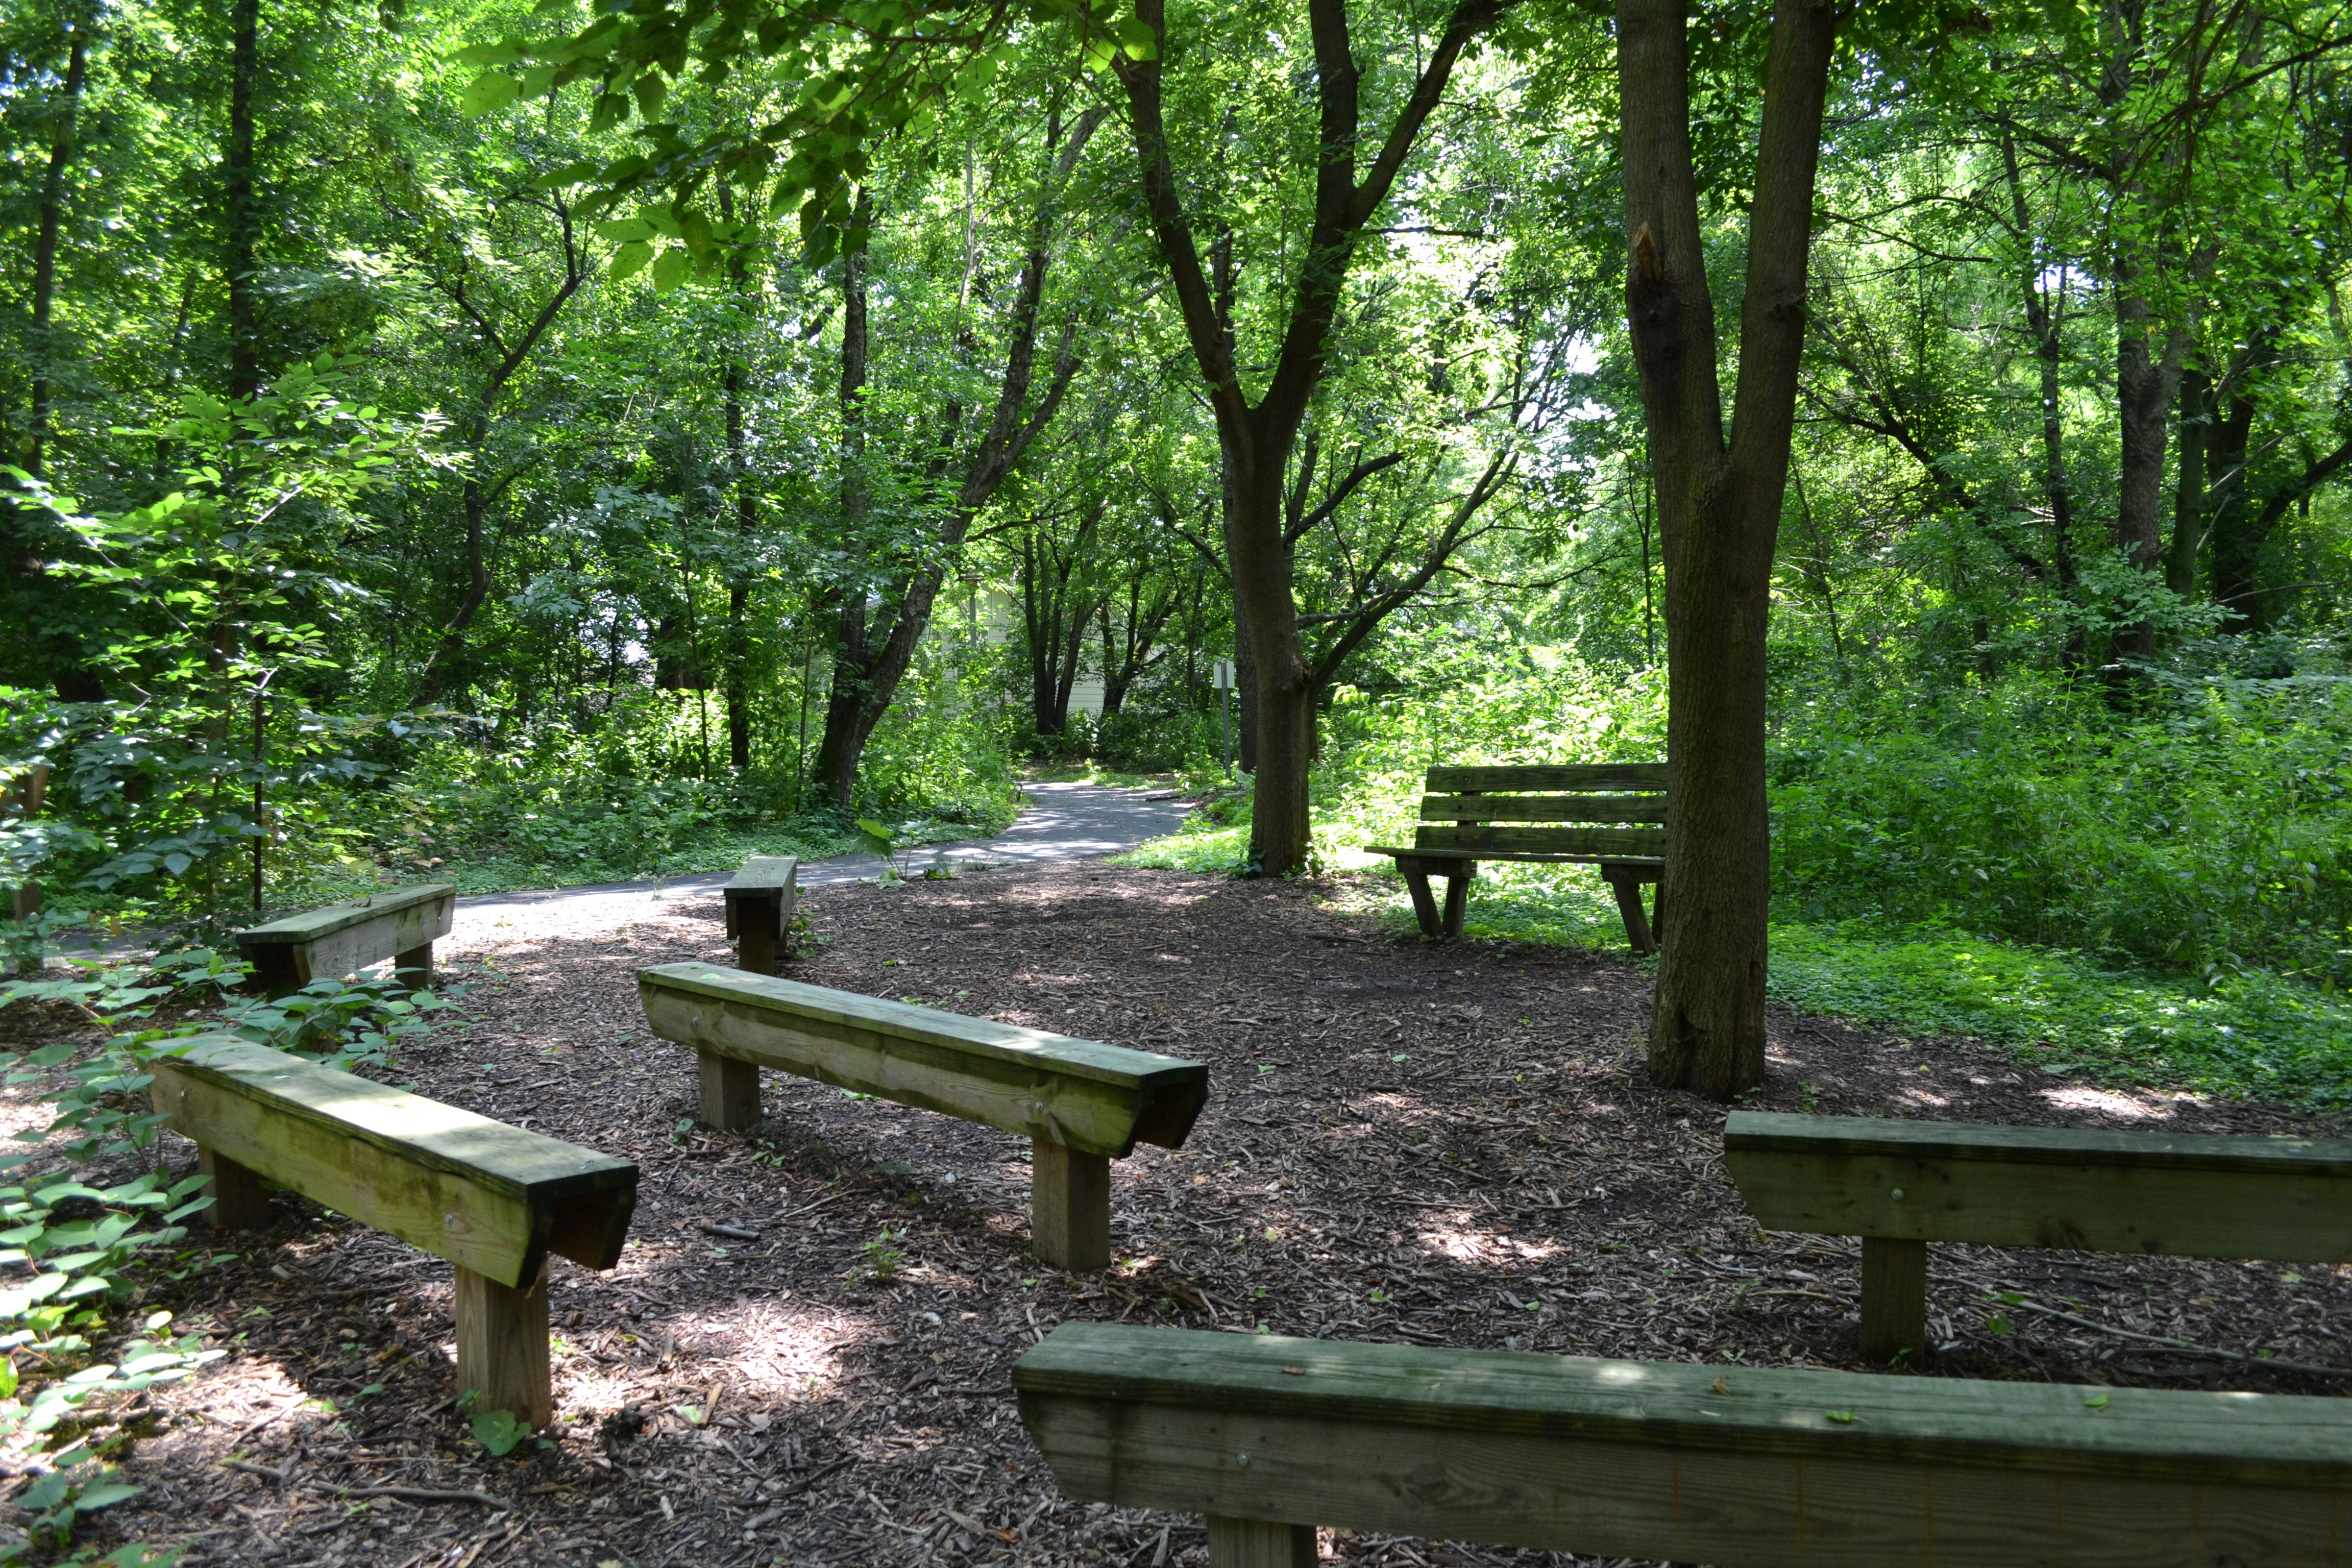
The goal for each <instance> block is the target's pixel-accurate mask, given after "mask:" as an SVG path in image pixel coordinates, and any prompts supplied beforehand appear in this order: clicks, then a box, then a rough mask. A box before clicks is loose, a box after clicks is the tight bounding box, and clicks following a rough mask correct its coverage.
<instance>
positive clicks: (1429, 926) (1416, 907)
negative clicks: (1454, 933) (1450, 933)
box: [1397, 860, 1453, 937]
mask: <svg viewBox="0 0 2352 1568" xmlns="http://www.w3.org/2000/svg"><path fill="white" fill-rule="evenodd" d="M1397 869H1398V870H1400V871H1402V872H1403V873H1404V885H1405V890H1406V891H1408V892H1410V893H1411V894H1412V917H1413V919H1415V920H1417V921H1420V922H1421V934H1422V935H1423V936H1431V937H1433V936H1442V935H1444V931H1445V928H1444V925H1443V924H1441V923H1440V921H1439V917H1438V913H1437V900H1435V899H1433V898H1432V897H1430V895H1429V872H1428V871H1427V870H1425V869H1424V868H1423V867H1422V866H1421V864H1420V863H1419V862H1418V861H1411V860H1400V861H1398V862H1397ZM1446 901H1447V902H1449V903H1450V902H1452V901H1453V889H1450V888H1449V889H1447V890H1446Z"/></svg>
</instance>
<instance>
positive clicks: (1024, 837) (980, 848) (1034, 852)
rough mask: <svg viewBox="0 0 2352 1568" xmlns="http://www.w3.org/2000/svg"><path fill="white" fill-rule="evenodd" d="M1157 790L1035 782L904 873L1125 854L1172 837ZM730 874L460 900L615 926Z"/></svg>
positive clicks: (817, 878) (864, 863) (865, 859)
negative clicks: (587, 914) (606, 918)
mask: <svg viewBox="0 0 2352 1568" xmlns="http://www.w3.org/2000/svg"><path fill="white" fill-rule="evenodd" d="M1165 794H1167V792H1165V791H1160V790H1152V791H1144V790H1132V789H1113V788H1111V787H1110V786H1109V785H1108V784H1024V785H1022V786H1021V796H1022V801H1021V815H1020V816H1018V817H1017V818H1015V819H1014V821H1013V826H1010V827H1008V828H1006V829H1005V830H1004V831H1003V832H1002V833H1000V834H998V835H997V836H996V837H993V838H973V839H968V840H965V841H963V842H961V843H955V844H927V845H925V846H923V847H921V848H919V849H917V850H916V851H915V852H914V856H913V859H912V864H911V865H910V867H909V869H910V870H911V871H912V872H913V873H914V874H915V875H916V876H920V875H922V872H923V868H924V867H926V866H929V865H932V864H934V863H937V862H945V863H947V864H949V865H968V866H971V867H974V868H978V867H982V866H1018V865H1037V864H1043V863H1045V862H1047V861H1053V860H1098V859H1101V858H1104V857H1105V856H1108V855H1119V854H1124V853H1125V852H1126V851H1128V850H1129V849H1132V848H1134V847H1136V846H1137V845H1139V844H1141V843H1142V842H1143V841H1144V840H1145V839H1147V838H1157V837H1160V836H1161V835H1163V834H1167V833H1172V832H1174V831H1175V830H1176V825H1177V824H1178V823H1180V822H1181V821H1183V819H1184V812H1185V809H1186V808H1185V806H1184V805H1183V804H1182V803H1181V802H1180V801H1177V800H1175V799H1174V798H1172V797H1171V798H1168V799H1161V800H1155V799H1151V798H1150V796H1151V795H1165ZM881 874H882V858H881V857H880V856H878V855H842V856H836V857H835V858H833V859H831V860H803V862H801V877H800V885H801V886H802V887H803V888H822V887H826V886H829V885H831V884H834V883H838V882H858V881H865V880H866V879H870V878H874V877H878V876H880V875H881ZM731 875H733V873H731V872H728V871H714V872H710V873H709V874H707V875H703V876H697V877H671V878H665V879H661V880H658V881H651V882H607V883H603V884H601V885H598V886H594V887H586V888H549V889H540V890H537V891H532V892H523V893H474V894H469V895H467V896H466V897H464V898H460V899H459V900H457V907H458V909H459V910H499V909H513V908H517V907H520V906H533V907H537V906H543V905H549V904H557V905H565V906H577V907H579V908H581V909H582V910H585V909H586V907H588V906H590V905H593V904H598V903H605V902H609V903H610V904H611V905H612V910H611V914H612V916H613V918H614V920H615V921H620V920H625V919H626V918H627V916H628V914H629V912H630V911H631V910H632V909H633V908H634V909H637V910H642V909H643V908H644V907H645V906H646V904H647V903H649V902H650V903H656V904H658V903H660V902H661V901H663V900H667V899H672V898H676V897H677V896H678V895H679V894H681V893H697V894H701V893H709V892H710V891H711V890H713V889H718V888H721V887H724V886H726V884H727V879H728V878H729V877H730V876H731Z"/></svg>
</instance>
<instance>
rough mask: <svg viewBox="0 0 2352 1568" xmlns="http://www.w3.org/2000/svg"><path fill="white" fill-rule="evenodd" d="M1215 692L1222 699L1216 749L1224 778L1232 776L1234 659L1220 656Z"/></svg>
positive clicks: (1228, 779)
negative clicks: (1220, 759)
mask: <svg viewBox="0 0 2352 1568" xmlns="http://www.w3.org/2000/svg"><path fill="white" fill-rule="evenodd" d="M1214 679H1215V680H1216V683H1217V692H1218V694H1219V696H1220V697H1221V698H1222V699H1223V701H1222V705H1221V706H1220V707H1219V709H1218V710H1217V715H1218V716H1217V737H1218V739H1217V751H1218V753H1219V755H1220V756H1221V757H1222V758H1223V761H1224V764H1225V779H1226V782H1227V783H1231V782H1232V780H1233V776H1234V661H1233V660H1232V659H1229V658H1221V659H1219V660H1217V663H1216V673H1215V677H1214Z"/></svg>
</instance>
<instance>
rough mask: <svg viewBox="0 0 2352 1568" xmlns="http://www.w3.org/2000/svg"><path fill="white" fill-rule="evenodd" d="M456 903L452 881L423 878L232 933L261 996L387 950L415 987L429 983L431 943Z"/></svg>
mask: <svg viewBox="0 0 2352 1568" xmlns="http://www.w3.org/2000/svg"><path fill="white" fill-rule="evenodd" d="M456 914H457V889H456V888H454V887H452V886H451V885H450V884H448V883H447V882H426V883H425V884H423V885H421V886H419V887H415V888H394V889H392V890H391V891H389V892H383V893H371V894H369V895H368V896H367V897H366V898H364V899H352V900H348V901H346V902H343V903H340V904H329V905H328V906H326V908H324V909H318V910H304V911H303V912H302V913H300V914H299V915H288V916H287V917H286V918H285V919H284V920H278V921H270V922H269V923H268V925H259V926H251V927H248V928H247V929H246V930H244V931H238V932H237V933H236V947H237V951H238V952H240V953H242V954H243V955H244V956H245V961H246V962H247V963H250V964H252V965H253V979H252V981H251V982H250V984H251V986H252V988H253V989H254V990H257V991H258V992H260V993H261V994H264V995H266V996H283V995H285V994H288V993H289V992H293V991H299V990H300V989H302V987H303V986H305V985H308V984H310V982H311V981H313V980H315V979H317V978H319V977H320V976H321V975H334V976H339V975H344V974H350V973H354V972H355V971H358V970H362V969H365V968H367V967H368V966H369V965H370V964H374V963H383V961H384V960H385V959H387V958H388V959H390V960H392V968H393V973H394V974H396V975H398V976H399V977H400V978H401V979H403V980H404V981H406V982H407V983H408V984H409V986H410V988H411V989H413V990H419V991H421V990H423V989H424V988H425V986H427V985H429V984H432V983H433V943H434V942H436V940H438V939H439V938H441V937H445V936H447V935H448V934H449V922H450V921H451V920H452V918H454V917H455V915H456Z"/></svg>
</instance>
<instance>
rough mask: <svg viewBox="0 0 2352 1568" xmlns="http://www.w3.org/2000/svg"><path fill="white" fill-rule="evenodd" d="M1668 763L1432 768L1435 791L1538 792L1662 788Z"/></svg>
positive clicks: (1526, 793) (1500, 765)
mask: <svg viewBox="0 0 2352 1568" xmlns="http://www.w3.org/2000/svg"><path fill="white" fill-rule="evenodd" d="M1665 787H1666V764H1665V763H1527V764H1512V765H1504V764H1478V765H1471V766H1464V767H1435V768H1432V769H1430V770H1429V782H1428V789H1429V793H1430V794H1432V795H1454V794H1473V793H1475V794H1479V795H1500V794H1517V795H1537V794H1543V793H1547V792H1550V791H1557V790H1582V791H1586V792H1613V791H1621V790H1622V791H1634V790H1662V789H1664V788H1665Z"/></svg>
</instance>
